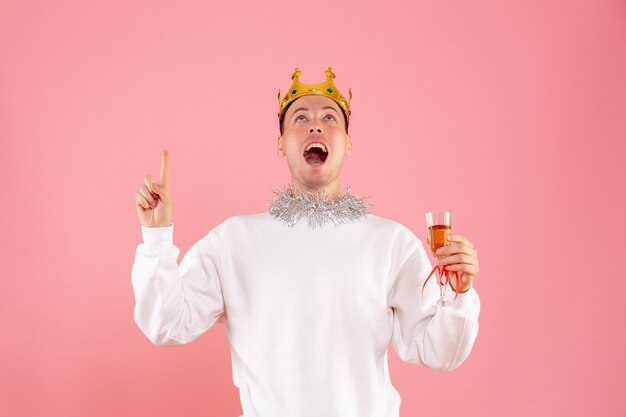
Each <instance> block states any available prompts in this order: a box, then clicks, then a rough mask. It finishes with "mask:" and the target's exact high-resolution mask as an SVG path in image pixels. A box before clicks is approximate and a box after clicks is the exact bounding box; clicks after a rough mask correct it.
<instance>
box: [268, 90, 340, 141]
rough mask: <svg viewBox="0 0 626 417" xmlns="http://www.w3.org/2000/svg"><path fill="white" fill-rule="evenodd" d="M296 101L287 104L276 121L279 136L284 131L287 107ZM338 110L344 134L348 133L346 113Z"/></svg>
mask: <svg viewBox="0 0 626 417" xmlns="http://www.w3.org/2000/svg"><path fill="white" fill-rule="evenodd" d="M296 101H298V99H295V100H294V101H292V102H291V103H289V104H287V107H285V111H284V112H283V114H282V115H281V116H280V120H279V121H278V128H279V129H280V134H281V135H282V134H283V132H284V131H285V115H286V114H287V110H289V107H291V105H292V104H293V103H295V102H296ZM339 108H340V109H341V114H342V115H343V121H344V126H345V127H346V133H348V118H347V117H346V112H345V111H344V110H343V108H342V107H341V106H339Z"/></svg>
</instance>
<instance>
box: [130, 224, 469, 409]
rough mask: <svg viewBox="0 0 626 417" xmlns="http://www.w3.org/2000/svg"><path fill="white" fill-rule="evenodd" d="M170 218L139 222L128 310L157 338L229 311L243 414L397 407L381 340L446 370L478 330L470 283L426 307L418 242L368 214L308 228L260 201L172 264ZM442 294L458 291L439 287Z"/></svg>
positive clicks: (183, 336)
mask: <svg viewBox="0 0 626 417" xmlns="http://www.w3.org/2000/svg"><path fill="white" fill-rule="evenodd" d="M173 228H174V225H171V226H169V227H159V228H148V227H142V235H143V240H144V243H143V244H140V245H139V246H138V247H137V251H136V255H135V263H134V265H133V269H132V285H133V290H134V293H135V300H136V305H135V312H134V316H135V321H136V323H137V325H138V326H139V328H140V329H141V330H142V332H143V333H144V334H145V335H146V336H147V337H148V338H149V339H150V340H151V341H152V342H153V343H154V344H157V345H180V344H185V343H189V342H191V341H192V340H194V339H196V338H197V337H198V336H200V335H201V334H203V333H204V332H206V331H207V330H209V329H210V328H211V327H212V326H213V325H214V324H215V323H216V322H225V323H226V326H227V334H228V339H229V342H230V347H231V355H232V367H233V382H234V384H235V386H237V387H238V388H239V392H240V400H241V407H242V410H243V416H244V417H398V416H399V408H400V396H399V394H398V392H397V391H396V390H395V388H394V387H393V386H392V384H391V380H390V378H389V370H388V365H387V347H388V344H389V342H391V344H392V346H393V348H394V349H395V351H396V352H397V354H398V355H399V357H400V358H401V359H402V360H404V361H406V362H409V363H412V364H415V365H423V366H427V367H429V368H433V369H437V370H441V371H450V370H453V369H455V368H456V367H458V366H459V365H460V364H461V363H462V362H463V361H464V360H465V359H466V358H467V356H468V355H469V353H470V351H471V349H472V345H473V343H474V340H475V339H476V335H477V333H478V315H479V312H480V301H479V298H478V294H477V293H476V290H475V289H473V288H472V289H470V291H469V292H467V293H465V294H459V296H458V298H457V300H456V301H455V302H454V303H453V305H452V306H449V307H444V308H441V307H433V304H434V303H435V301H436V300H437V299H438V298H439V287H438V286H437V284H436V282H435V279H434V278H431V279H430V280H429V281H428V284H427V285H426V289H425V294H424V305H422V302H421V297H420V291H421V286H422V283H423V282H424V280H425V279H426V277H427V275H428V274H429V273H430V271H431V268H432V265H431V263H430V261H429V259H428V256H427V255H426V251H425V250H424V247H423V245H422V242H421V241H420V240H419V239H418V238H417V237H416V236H415V235H414V234H413V233H412V232H411V231H410V230H409V229H408V228H406V227H405V226H403V225H401V224H399V223H396V222H394V221H391V220H387V219H384V218H381V217H378V216H375V215H373V214H367V215H366V217H364V218H363V219H361V220H357V221H352V222H349V223H344V224H340V225H334V224H327V225H325V226H323V227H321V228H317V229H311V228H309V227H308V225H307V222H306V220H304V219H303V220H300V221H299V222H298V223H297V224H296V225H295V226H293V227H289V226H287V225H286V224H285V223H283V222H282V221H280V220H277V219H275V218H274V217H272V216H271V215H270V214H269V213H262V214H257V215H252V216H235V217H231V218H229V219H227V220H225V221H224V222H222V223H221V224H220V225H218V226H217V227H215V228H214V229H213V230H211V231H210V232H209V233H208V234H207V235H206V236H205V237H203V238H202V239H200V240H199V241H198V242H197V243H195V244H194V245H193V246H192V247H191V248H190V250H189V252H188V253H187V254H186V255H185V257H184V258H183V259H182V261H181V263H180V266H179V265H178V264H177V259H178V256H179V252H180V251H179V249H178V248H177V247H176V246H174V244H173ZM446 291H447V295H448V298H450V299H451V298H452V297H454V292H453V291H452V289H451V288H450V287H449V286H448V287H447V290H446Z"/></svg>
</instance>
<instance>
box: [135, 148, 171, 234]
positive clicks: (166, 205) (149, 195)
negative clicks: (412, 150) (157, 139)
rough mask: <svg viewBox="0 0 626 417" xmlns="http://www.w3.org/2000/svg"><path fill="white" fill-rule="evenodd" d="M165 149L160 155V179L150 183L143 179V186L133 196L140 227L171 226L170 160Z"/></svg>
mask: <svg viewBox="0 0 626 417" xmlns="http://www.w3.org/2000/svg"><path fill="white" fill-rule="evenodd" d="M169 158H170V157H169V153H168V152H167V150H166V149H164V150H163V153H162V154H161V178H160V179H159V181H152V177H151V176H150V175H146V176H145V177H144V184H142V185H141V187H139V192H138V193H137V194H135V202H136V206H137V215H138V216H139V222H140V223H141V225H142V226H146V227H165V226H170V225H171V224H172V196H171V194H170V188H169V176H170V159H169Z"/></svg>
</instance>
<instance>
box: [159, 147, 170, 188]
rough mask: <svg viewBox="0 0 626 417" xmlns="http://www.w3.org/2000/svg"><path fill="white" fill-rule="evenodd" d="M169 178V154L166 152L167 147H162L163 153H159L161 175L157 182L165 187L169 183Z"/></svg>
mask: <svg viewBox="0 0 626 417" xmlns="http://www.w3.org/2000/svg"><path fill="white" fill-rule="evenodd" d="M169 180H170V154H169V152H167V149H163V153H162V154H161V177H160V179H159V183H160V184H161V185H162V186H163V187H167V186H168V185H169Z"/></svg>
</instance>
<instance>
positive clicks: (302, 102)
mask: <svg viewBox="0 0 626 417" xmlns="http://www.w3.org/2000/svg"><path fill="white" fill-rule="evenodd" d="M326 106H331V107H332V108H334V109H335V110H337V113H339V112H340V111H341V109H340V108H339V105H337V103H336V102H335V100H333V99H331V98H328V97H326V96H319V95H309V96H304V97H300V98H298V99H296V100H294V102H293V103H291V105H290V106H289V108H288V109H287V113H285V116H286V115H287V114H292V113H293V112H295V111H296V110H298V109H299V108H301V107H306V108H307V109H309V110H310V111H315V110H318V109H321V108H323V107H326Z"/></svg>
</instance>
